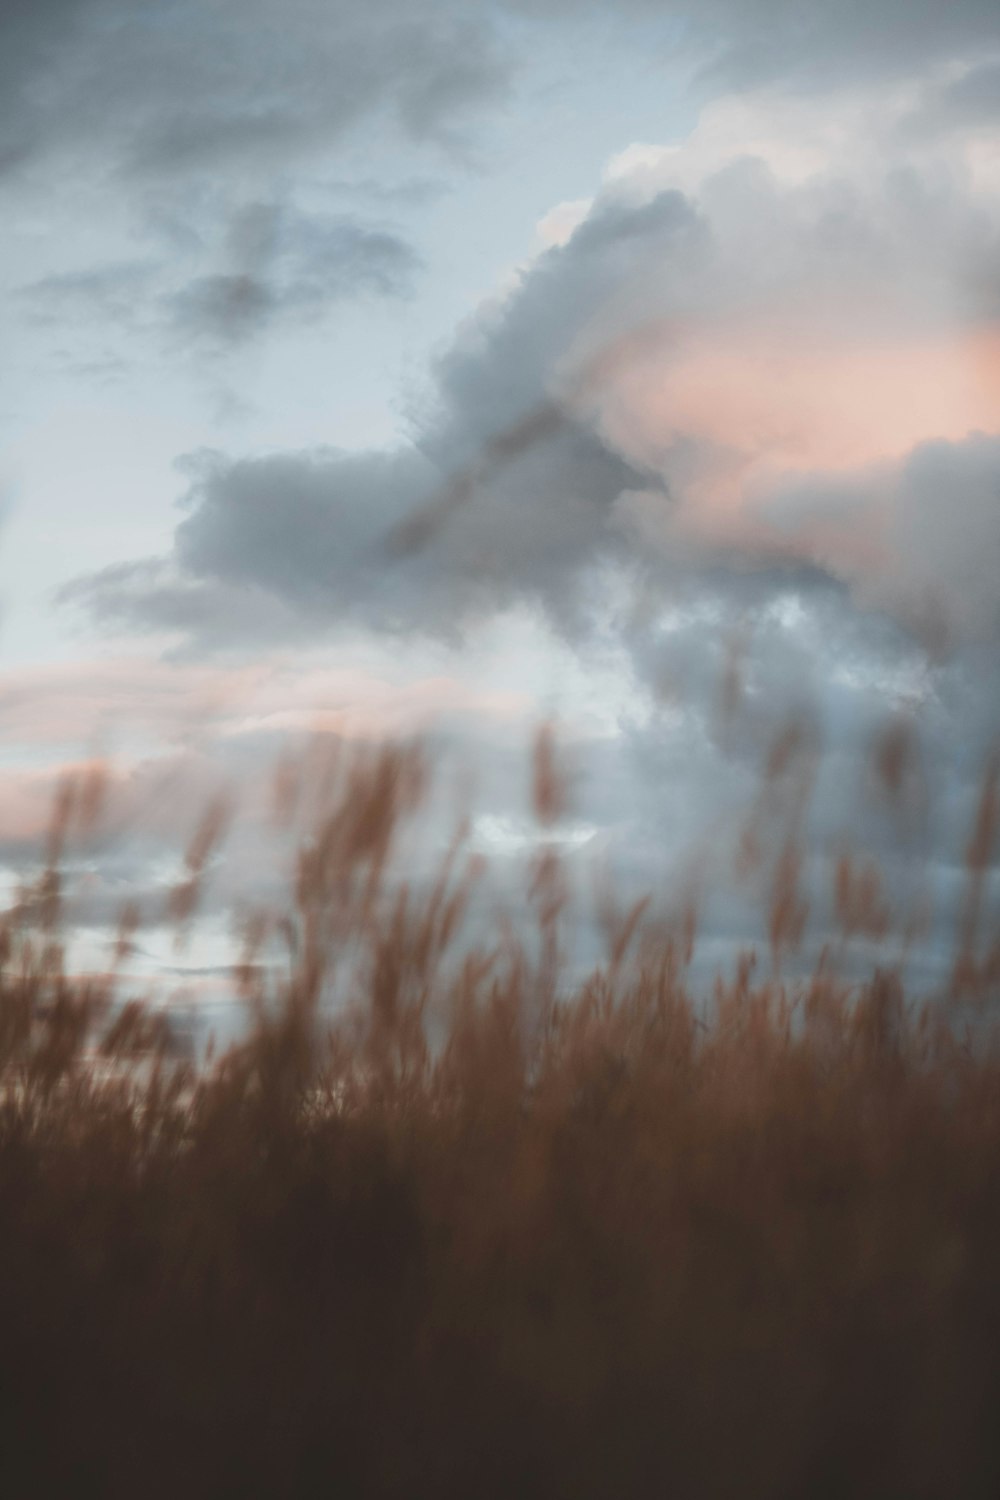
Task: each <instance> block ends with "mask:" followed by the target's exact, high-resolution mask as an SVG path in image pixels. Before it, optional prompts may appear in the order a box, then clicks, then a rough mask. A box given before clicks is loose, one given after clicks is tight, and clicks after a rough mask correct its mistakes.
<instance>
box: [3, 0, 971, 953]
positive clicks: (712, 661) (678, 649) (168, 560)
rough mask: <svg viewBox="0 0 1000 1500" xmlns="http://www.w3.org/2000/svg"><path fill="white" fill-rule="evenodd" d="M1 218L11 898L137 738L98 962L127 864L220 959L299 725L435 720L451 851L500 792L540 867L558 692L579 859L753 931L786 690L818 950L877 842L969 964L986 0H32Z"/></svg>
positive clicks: (105, 890) (96, 873) (724, 928)
mask: <svg viewBox="0 0 1000 1500" xmlns="http://www.w3.org/2000/svg"><path fill="white" fill-rule="evenodd" d="M0 222H2V224H3V227H4V233H3V236H2V238H0V287H2V297H0V868H2V871H3V872H4V874H3V879H4V881H5V883H6V885H7V887H8V888H13V885H14V883H15V882H16V881H17V879H18V878H19V877H20V876H21V875H22V874H23V872H24V870H25V869H26V868H28V867H29V866H30V862H31V860H32V859H33V858H34V857H35V856H36V854H37V849H38V840H39V836H40V834H41V832H42V831H43V830H44V827H45V823H46V819H47V817H48V815H49V808H50V806H51V800H52V796H53V791H54V788H55V787H56V786H57V785H58V782H59V778H60V776H61V775H63V774H64V772H65V770H66V768H67V767H71V766H74V765H76V766H78V765H81V764H84V763H86V762H88V760H90V759H91V758H93V757H95V756H107V757H109V758H110V764H111V766H112V768H113V776H112V781H113V788H114V801H115V814H114V816H113V817H112V819H111V823H112V825H113V826H112V828H111V830H110V832H108V833H107V834H106V836H102V838H101V840H99V841H98V842H97V843H94V841H91V843H90V844H89V845H87V846H86V847H84V846H83V845H81V848H80V849H79V850H78V851H77V866H76V874H77V876H78V883H79V890H80V893H81V894H80V900H79V903H78V907H77V911H78V914H79V916H80V920H81V923H82V925H83V927H84V928H85V929H86V930H87V931H88V932H89V933H90V934H91V937H90V939H89V941H90V943H91V948H92V951H93V953H94V954H96V953H98V952H99V950H100V945H101V943H105V944H106V942H107V940H108V935H109V933H110V931H111V928H112V927H113V921H114V912H115V910H116V908H117V906H118V905H120V903H121V901H122V900H123V899H126V898H129V899H132V898H135V899H138V900H139V902H140V905H141V908H142V911H143V916H144V921H145V924H146V930H145V932H144V936H143V943H144V948H143V952H144V953H145V955H146V958H147V960H148V964H149V967H150V971H151V972H159V973H162V974H165V975H167V976H179V977H180V978H181V979H183V978H184V976H185V974H187V975H188V977H189V978H190V977H191V976H194V977H195V978H197V975H198V974H201V973H202V972H206V971H209V970H211V969H212V967H213V965H215V966H218V965H219V964H221V963H223V962H224V961H225V959H226V956H227V953H228V951H229V950H228V948H227V942H228V939H227V936H226V934H227V932H228V927H227V922H228V915H227V913H228V912H229V910H230V908H231V905H232V903H233V901H235V900H236V899H237V898H238V897H246V898H247V899H251V898H252V899H269V898H270V897H271V895H272V894H273V891H274V882H275V881H276V879H277V875H276V873H275V872H276V870H277V869H278V866H277V865H274V863H273V861H269V860H268V858H266V857H265V856H264V852H263V850H264V842H263V840H264V833H263V824H264V822H265V821H266V820H265V819H264V817H263V814H262V813H261V812H260V805H262V804H261V798H262V795H263V794H262V792H261V787H262V786H263V785H264V782H265V780H266V771H267V768H268V767H269V766H270V765H271V764H272V763H273V761H274V759H275V757H276V756H277V755H278V754H279V753H280V752H281V750H282V747H283V746H284V745H285V744H286V742H287V740H288V737H289V736H293V737H294V736H300V737H301V736H305V735H307V734H310V733H315V732H316V731H317V730H319V731H322V732H323V733H325V734H327V735H331V736H339V737H342V738H346V739H348V740H351V741H359V742H367V741H369V740H371V739H378V738H381V737H385V736H389V737H393V736H407V735H412V734H417V733H419V734H422V735H424V736H426V737H427V738H428V741H429V743H430V744H431V745H432V746H433V747H434V756H435V757H436V764H437V766H438V772H439V780H440V781H441V782H442V783H443V786H442V788H441V790H440V793H439V795H438V799H437V801H436V803H435V812H434V815H433V818H432V820H431V827H432V830H433V833H432V835H429V836H430V837H431V839H432V842H433V840H434V839H435V838H436V839H438V841H439V842H440V841H446V839H447V833H446V825H447V823H448V819H449V817H452V815H453V814H454V813H455V809H456V808H457V807H458V805H459V803H460V802H461V800H462V798H463V797H465V798H466V799H467V800H468V801H469V803H470V805H471V806H472V808H473V811H474V818H473V839H474V842H476V843H477V846H478V847H480V848H481V849H482V850H483V852H485V853H487V854H489V855H490V856H491V857H492V858H493V859H494V860H495V861H496V862H497V863H498V865H499V866H500V867H501V868H502V869H503V868H505V869H507V870H508V871H510V872H516V871H517V870H519V869H521V868H522V867H523V865H524V861H525V860H526V859H527V858H528V857H529V856H530V853H531V850H532V849H533V848H534V847H535V835H534V833H533V831H532V827H531V822H530V817H529V809H528V799H527V794H526V787H527V784H528V778H527V772H526V757H527V754H528V749H529V747H530V744H531V741H532V735H533V733H534V732H535V729H536V728H537V725H538V724H539V723H540V722H543V721H548V720H551V721H552V722H553V723H554V724H555V725H556V726H557V730H558V735H559V739H560V743H561V744H562V746H563V747H564V751H565V755H566V763H567V765H568V766H570V767H571V768H572V785H573V806H572V810H571V812H570V813H569V814H567V818H566V819H565V820H564V822H563V824H562V825H561V826H560V828H559V829H558V830H556V831H555V832H554V833H553V834H552V837H554V838H556V839H557V841H561V844H562V847H563V849H564V852H565V857H566V859H567V861H568V862H569V863H570V864H572V865H573V866H574V868H577V867H579V870H580V872H581V874H580V878H581V880H583V879H584V876H583V873H582V872H583V869H584V866H585V864H587V862H588V861H589V862H590V864H592V865H594V866H595V867H596V866H597V865H600V866H601V868H607V867H610V868H611V869H612V870H613V871H614V873H615V876H616V878H617V879H618V880H619V881H620V883H621V885H622V888H623V889H624V890H636V891H638V890H643V889H646V888H649V889H655V890H657V891H661V890H662V891H664V892H666V895H665V897H664V899H665V900H670V899H674V897H675V896H676V893H677V892H678V891H681V890H690V889H691V888H692V886H697V888H698V889H699V890H701V891H702V892H703V901H702V908H703V912H702V920H703V932H704V936H705V943H706V948H707V951H708V953H709V954H710V956H711V959H712V962H716V961H717V962H719V963H724V962H728V961H730V960H731V959H732V957H733V955H734V954H735V953H736V952H737V951H738V950H739V948H740V947H741V945H742V944H744V943H745V942H746V941H748V940H749V938H750V937H753V936H756V935H759V928H760V914H759V911H757V912H756V913H755V911H754V910H753V909H752V905H751V903H749V902H748V900H747V898H746V896H745V894H741V893H740V891H739V889H738V881H736V880H735V877H734V876H733V868H734V866H735V865H736V864H738V862H739V861H738V857H737V856H738V850H739V848H740V847H742V844H741V840H743V843H745V836H746V831H747V826H748V824H747V818H748V817H749V818H750V819H751V820H752V818H753V816H754V815H755V814H754V809H758V810H759V808H760V807H761V805H762V803H761V792H760V787H761V783H762V777H765V778H766V774H767V767H768V763H769V756H770V755H771V753H772V749H773V745H774V742H775V738H776V736H780V735H781V734H782V733H786V734H792V740H793V741H794V747H795V749H794V754H792V755H791V761H790V762H789V764H790V765H791V769H789V768H788V766H785V768H784V769H783V770H781V771H780V773H776V784H777V789H775V788H774V787H772V793H773V796H772V800H775V799H777V803H778V806H777V810H776V812H775V814H774V815H775V817H776V819H777V823H778V824H779V825H780V826H781V827H784V828H786V830H787V829H788V828H789V827H791V826H792V824H789V823H788V819H792V820H793V823H794V820H795V819H796V818H797V817H798V816H799V814H798V813H797V812H796V808H797V807H798V801H797V797H798V790H797V789H800V788H802V787H804V786H806V785H807V784H808V786H809V788H810V789H811V793H812V800H811V802H810V806H809V811H808V814H807V815H806V814H803V815H802V827H801V830H800V831H801V834H802V840H803V856H804V876H803V878H804V880H805V882H806V883H807V884H810V883H811V886H810V888H811V889H812V890H813V895H812V897H811V916H810V931H811V932H812V933H813V937H814V940H815V942H816V943H820V942H822V941H823V940H824V936H825V934H826V933H827V930H828V929H829V926H830V923H831V920H832V918H831V912H830V898H829V896H828V895H827V896H823V894H822V891H823V890H824V889H827V888H828V887H829V879H828V877H829V871H830V868H831V860H833V859H834V858H835V855H836V851H838V850H842V849H843V848H844V847H846V842H845V841H851V842H853V843H855V844H857V843H858V841H859V839H860V840H861V841H863V842H864V844H865V846H866V847H867V848H868V849H869V850H870V852H872V853H874V854H875V855H877V856H878V857H879V859H880V860H881V861H882V862H883V864H884V865H885V868H886V870H887V872H888V881H889V886H888V889H889V898H890V900H891V904H892V905H893V912H894V915H895V916H896V917H897V918H898V919H899V922H900V924H902V925H905V922H906V921H908V920H909V915H908V914H910V913H912V911H913V910H915V909H916V906H915V903H917V899H918V895H919V899H920V901H924V900H925V899H926V900H929V901H930V902H931V909H932V911H933V915H932V917H931V919H930V922H929V925H928V926H927V928H926V931H925V932H924V934H923V937H922V938H921V941H920V943H918V944H916V945H915V949H914V954H913V958H912V962H913V963H914V964H915V965H917V967H918V969H919V970H920V972H921V973H924V974H926V975H927V976H931V977H932V976H933V974H934V973H936V972H937V971H938V970H940V968H941V965H942V963H943V962H944V957H943V955H944V953H945V948H946V944H947V932H948V927H949V922H953V920H954V916H955V913H956V911H957V909H958V904H959V902H960V900H961V878H962V877H961V863H962V859H963V852H964V849H965V847H966V844H967V841H968V838H969V829H970V827H971V826H972V821H973V819H974V816H975V808H976V805H977V798H978V796H979V789H980V786H981V783H982V776H983V772H984V767H985V766H986V765H987V764H988V762H989V757H990V755H991V753H992V750H993V748H994V747H995V746H996V744H997V742H998V736H1000V680H998V679H1000V12H998V11H997V8H996V5H995V3H993V0H951V3H950V4H948V5H941V4H939V3H933V0H865V3H864V4H861V3H858V0H845V3H842V4H840V5H837V6H831V5H829V4H827V3H823V4H820V3H818V0H798V3H796V4H794V5H789V4H788V3H787V0H698V3H697V4H695V3H694V0H618V3H616V4H614V5H611V4H609V3H606V0H574V3H573V4H568V3H566V0H537V3H535V0H478V3H470V0H461V3H460V0H372V3H370V4H368V5H366V6H360V7H359V6H357V5H355V4H348V3H347V0H323V3H318V0H280V3H279V0H240V3H239V4H237V3H236V0H213V3H211V4H205V3H204V0H201V3H197V4H196V3H192V0H147V3H143V4H138V3H136V0H0ZM886 735H889V736H890V739H891V737H892V735H896V736H897V742H898V743H899V744H901V745H902V744H905V745H906V746H907V747H908V749H907V753H906V755H905V756H904V757H903V761H902V762H901V764H902V765H903V772H902V773H901V775H902V781H900V779H899V777H897V778H896V781H895V783H894V795H893V796H891V797H888V798H882V799H881V800H880V798H879V797H878V795H877V791H878V788H877V786H875V785H874V783H873V780H872V777H873V775H875V778H876V781H877V768H878V746H879V745H880V744H882V743H884V740H885V736H886ZM880 736H881V737H882V738H880ZM873 765H874V766H875V772H873V771H872V767H873ZM225 785H230V786H235V787H237V788H240V789H241V795H243V796H244V798H245V807H246V809H247V811H246V816H245V817H244V819H243V826H242V831H241V833H240V835H239V837H240V838H241V839H242V840H243V842H242V844H240V845H239V846H238V847H239V850H240V853H239V857H238V858H237V857H234V858H232V859H231V860H230V861H229V863H228V865H222V866H220V868H219V870H218V871H217V873H216V881H215V894H214V896H213V903H214V905H213V908H212V912H211V913H210V920H209V922H208V925H207V929H206V930H205V931H204V932H203V934H202V937H201V938H200V939H199V942H200V944H201V946H200V948H198V947H197V945H196V948H195V949H194V950H192V951H188V952H187V953H186V955H178V954H177V952H175V951H174V949H173V948H172V947H171V945H170V943H169V942H168V941H167V939H166V936H165V933H164V931H162V930H161V927H162V912H163V907H164V892H165V891H166V890H167V889H168V887H169V883H170V881H171V880H172V879H173V878H174V873H175V872H176V868H177V858H178V857H177V845H178V840H180V841H181V843H182V842H183V839H184V837H185V836H186V835H187V834H188V833H189V832H190V829H191V827H193V826H195V825H196V823H197V818H198V816H199V813H200V810H202V809H203V807H204V805H206V802H207V801H210V800H211V798H212V797H213V796H215V795H217V793H218V792H219V789H220V788H221V787H223V786H225ZM255 799H256V801H255ZM765 800H766V798H765ZM890 804H891V805H890ZM772 811H774V810H773V809H772ZM434 819H436V820H437V821H436V822H435V821H434ZM782 819H784V820H785V822H784V823H782ZM116 820H117V821H116ZM795 826H796V827H797V825H795ZM779 842H780V841H779ZM734 850H736V851H737V853H736V855H734V854H733V851H734ZM918 867H919V870H920V871H921V872H922V874H921V877H920V880H918V879H917V876H916V875H915V874H914V871H915V870H917V868H918ZM994 873H995V872H994ZM512 878H514V875H513V874H512ZM824 881H825V882H826V885H825V886H824ZM921 881H923V884H921ZM995 884H996V882H995V880H994V885H995ZM918 886H919V891H918ZM671 892H673V893H674V894H673V896H672V895H671V894H670V893H671ZM678 899H679V898H678ZM824 902H825V905H824ZM213 913H214V918H213V915H212V914H213ZM212 920H214V924H215V925H214V928H213V926H212ZM94 961H95V962H96V961H97V960H96V959H95V960H94Z"/></svg>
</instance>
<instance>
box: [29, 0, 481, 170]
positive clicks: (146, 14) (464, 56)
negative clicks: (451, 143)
mask: <svg viewBox="0 0 1000 1500" xmlns="http://www.w3.org/2000/svg"><path fill="white" fill-rule="evenodd" d="M2 23H3V31H4V46H3V49H2V57H3V62H2V64H0V101H2V103H0V166H2V165H6V166H8V167H14V166H23V165H25V164H26V163H28V162H29V161H31V160H32V159H33V158H37V157H38V156H40V155H41V154H43V153H46V152H52V151H54V150H59V151H63V152H72V153H78V152H79V151H80V150H86V149H88V148H89V147H97V148H99V149H100V150H101V151H102V152H103V153H104V154H105V158H106V159H107V158H108V157H110V158H111V159H112V160H115V161H116V162H117V163H118V164H119V165H121V166H123V167H126V168H128V169H129V170H132V171H141V172H143V173H170V172H188V173H189V172H191V171H192V169H194V170H199V171H204V170H208V169H211V168H212V166H213V165H214V166H217V165H218V164H219V163H220V162H222V161H225V160H227V159H230V160H232V159H237V160H238V159H239V158H241V157H242V158H245V157H246V156H247V155H248V154H251V153H252V154H253V155H254V156H255V157H256V158H257V159H264V158H267V157H271V159H272V160H273V161H275V162H276V161H279V160H281V159H282V157H283V156H285V155H286V154H287V152H288V151H289V150H297V151H301V150H308V149H310V148H312V147H315V146H317V145H319V144H322V143H323V142H328V141H330V140H333V139H336V138H338V137H341V136H343V135H344V134H345V133H346V132H348V131H349V130H351V129H352V128H353V127H355V126H357V125H358V124H360V123H361V122H363V121H366V120H372V119H378V118H379V117H382V118H388V119H389V120H391V121H393V122H395V124H396V125H397V126H398V127H400V128H401V129H402V130H403V131H405V132H406V133H408V134H410V135H413V136H417V137H423V138H426V137H433V136H440V135H442V134H443V133H446V132H447V131H448V130H449V129H450V128H452V126H453V125H454V124H455V123H456V122H458V121H460V120H461V119H462V118H463V117H464V116H465V115H466V114H467V113H468V111H469V110H470V109H474V108H475V107H476V106H477V105H478V104H480V103H481V102H482V101H483V100H484V99H491V98H495V97H496V96H497V94H498V93H499V92H500V91H502V89H503V87H504V84H505V80H506V75H507V60H506V57H505V54H504V50H503V48H502V46H501V44H500V41H499V39H498V36H497V34H496V29H495V27H493V26H492V25H491V24H490V20H489V18H482V19H480V18H477V17H476V16H472V15H470V14H469V13H468V11H467V8H466V7H464V6H461V5H458V4H455V3H452V0H407V3H406V4H402V3H398V4H396V3H391V0H390V3H383V4H380V5H379V6H378V7H375V8H373V7H365V6H356V5H353V4H349V3H347V0H334V3H331V4H327V5H324V6H320V7H318V6H316V5H315V4H313V3H312V0H291V3H289V4H283V5H281V6H280V7H278V6H276V5H275V4H274V3H273V0H249V3H240V4H237V3H235V0H223V3H221V4H218V5H212V6H208V7H206V6H204V5H201V4H198V3H196V0H180V3H177V4H173V5H170V6H165V5H152V6H135V5H132V4H128V3H126V0H55V3H53V0H41V3H34V0H32V3H26V0H7V3H6V4H5V6H4V10H3V13H2Z"/></svg>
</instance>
